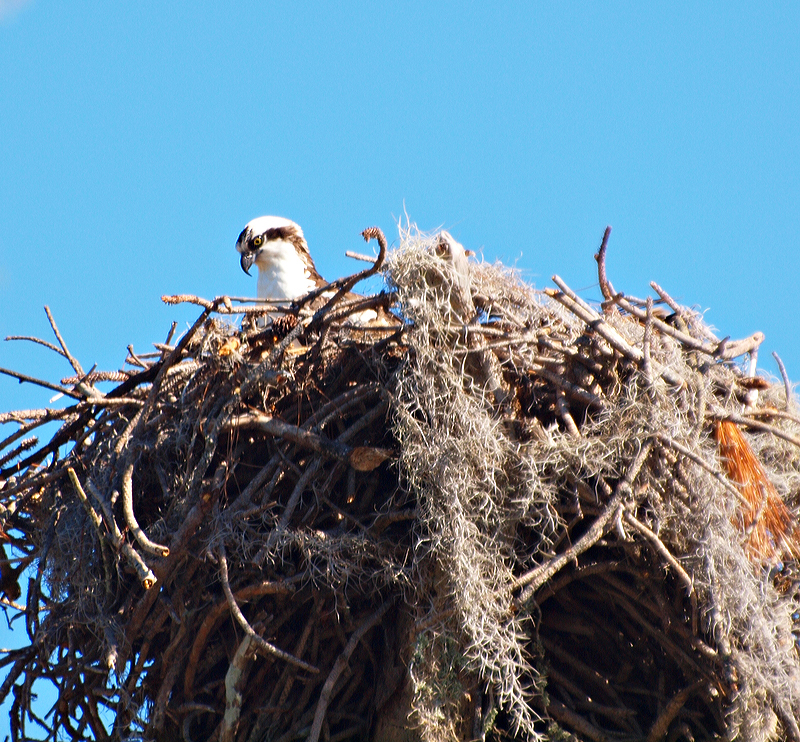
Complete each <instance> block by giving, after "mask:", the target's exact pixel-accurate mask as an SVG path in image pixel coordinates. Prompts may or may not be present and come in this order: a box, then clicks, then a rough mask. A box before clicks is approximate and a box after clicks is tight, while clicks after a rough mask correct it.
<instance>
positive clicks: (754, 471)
mask: <svg viewBox="0 0 800 742" xmlns="http://www.w3.org/2000/svg"><path fill="white" fill-rule="evenodd" d="M716 437H717V444H718V445H719V456H720V459H721V461H722V466H723V467H724V469H725V473H726V474H727V475H728V478H729V479H730V480H731V481H732V482H733V483H734V484H735V485H736V486H737V488H738V489H739V491H740V492H741V493H742V496H743V497H744V499H745V500H746V501H747V505H745V504H742V505H741V507H740V509H739V517H738V519H737V521H738V522H737V525H738V526H739V528H741V530H742V531H743V532H744V533H745V534H748V537H747V546H746V548H747V551H748V553H749V554H750V557H751V558H753V559H772V558H773V557H775V556H779V555H780V554H782V553H785V552H788V554H789V555H791V556H794V557H800V533H798V529H797V528H796V526H795V522H794V520H795V519H794V517H793V516H792V514H791V513H790V512H789V509H788V508H787V507H786V505H785V504H784V502H783V500H781V498H780V495H778V491H777V490H776V489H775V485H774V484H772V482H771V481H770V479H769V477H768V476H767V473H766V471H764V467H763V466H762V465H761V462H760V461H759V460H758V458H757V457H756V455H755V453H754V452H753V449H752V448H751V447H750V444H749V443H748V442H747V439H746V438H745V437H744V436H743V435H742V431H741V430H739V427H738V426H737V425H736V424H735V423H732V422H728V421H727V420H722V421H720V422H719V423H717V429H716Z"/></svg>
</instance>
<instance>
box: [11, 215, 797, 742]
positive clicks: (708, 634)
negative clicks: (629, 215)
mask: <svg viewBox="0 0 800 742" xmlns="http://www.w3.org/2000/svg"><path fill="white" fill-rule="evenodd" d="M401 237H402V239H401V245H400V247H399V248H398V249H397V250H395V251H394V252H393V253H391V254H389V255H387V254H386V243H385V239H384V238H383V235H382V234H381V233H380V232H379V230H375V229H372V230H367V231H366V232H365V238H367V239H370V238H374V239H377V240H378V241H379V244H380V247H381V250H380V255H379V257H378V259H377V261H376V262H375V264H374V265H373V266H371V267H370V268H368V269H367V270H366V271H362V272H361V273H360V274H356V275H355V276H352V277H350V278H348V279H342V280H341V281H338V282H336V283H335V284H334V285H333V289H334V291H333V294H334V296H333V299H331V300H330V301H329V302H328V303H327V304H326V305H325V306H323V307H322V308H321V309H315V310H313V311H312V310H311V309H308V307H309V306H311V304H312V299H315V298H317V297H306V298H305V299H301V300H298V301H297V302H296V303H295V304H294V305H293V306H291V307H289V308H285V307H274V306H273V307H264V306H263V304H262V305H249V304H247V305H245V304H243V303H240V302H236V301H232V300H230V299H228V298H227V297H220V298H217V299H215V300H213V301H206V300H203V299H199V298H197V297H186V296H182V297H165V300H168V301H171V302H178V301H183V302H190V303H194V304H197V305H199V306H200V307H201V308H202V312H201V314H200V316H199V317H198V319H197V321H196V322H195V323H194V325H193V326H192V327H191V328H190V329H189V330H188V331H187V332H186V333H185V334H184V335H183V336H182V337H181V338H180V339H179V340H177V341H175V340H174V337H173V336H174V326H173V329H172V331H171V332H170V334H169V336H168V338H167V340H166V342H165V343H163V344H156V350H155V352H152V353H144V354H136V353H135V352H134V351H133V349H129V355H128V358H127V359H126V366H125V368H123V370H121V371H114V372H98V371H91V372H88V373H87V372H85V371H84V370H83V368H82V367H81V365H80V363H79V362H78V360H77V359H75V358H74V357H73V356H72V355H71V353H70V352H69V350H68V348H67V345H66V343H65V342H64V340H63V338H62V337H61V335H60V333H59V332H58V328H57V326H56V324H55V321H54V320H53V318H52V316H50V315H49V312H48V316H50V320H51V324H52V327H53V330H54V333H55V335H56V340H57V342H58V344H57V345H54V344H50V343H46V342H45V341H42V340H38V339H35V338H17V339H22V340H29V341H30V340H33V341H35V342H39V343H44V344H46V345H48V346H49V347H51V348H52V349H53V350H54V351H55V352H58V353H59V354H61V355H63V356H64V357H65V359H66V360H67V361H69V363H71V364H72V367H73V369H74V375H73V376H72V377H69V378H66V379H63V380H62V381H61V383H58V384H56V383H51V382H47V381H44V380H40V379H36V378H34V377H31V376H27V375H25V374H21V373H17V372H11V371H7V370H3V371H4V372H6V373H10V374H12V375H14V376H15V377H16V378H18V379H20V380H21V381H26V382H30V383H36V384H40V385H42V386H45V387H47V388H51V389H57V390H58V391H60V392H62V393H63V394H65V395H66V396H67V398H68V404H66V405H64V406H62V407H58V408H47V409H41V410H22V411H11V412H7V413H4V414H3V415H0V421H2V422H4V423H15V424H16V426H17V429H16V430H15V431H14V432H13V433H11V434H10V435H8V436H7V437H6V438H5V439H4V440H2V441H0V467H2V469H0V505H2V510H0V521H2V529H3V530H2V539H3V541H2V548H3V549H4V554H3V555H0V557H2V561H0V565H2V570H0V589H2V591H3V594H4V598H3V606H4V610H5V611H6V613H7V614H9V615H10V616H12V617H19V621H17V622H15V623H14V627H15V630H17V631H25V632H27V637H28V639H29V641H28V642H27V644H26V645H25V646H23V647H22V648H20V649H13V650H7V651H5V653H4V656H3V657H2V658H0V663H2V666H3V668H5V670H4V672H5V676H4V680H3V682H2V685H0V700H5V699H10V701H11V737H12V739H14V740H23V739H27V738H30V737H31V736H35V735H36V734H40V733H42V730H44V733H45V734H50V735H52V736H53V737H63V736H68V737H70V738H71V739H113V740H128V739H158V740H178V739H184V740H187V742H194V741H199V740H222V741H225V742H227V741H229V740H242V741H245V740H247V741H248V742H249V741H252V742H256V741H257V740H281V741H283V742H288V741H289V740H293V739H309V740H312V742H317V740H319V739H326V740H345V739H374V740H380V741H381V742H384V741H385V742H395V741H396V740H397V741H399V740H431V741H436V742H439V741H443V740H472V739H498V740H499V739H507V738H515V739H517V738H518V739H541V740H553V741H555V740H567V739H578V740H615V739H619V740H647V742H655V740H662V739H663V740H679V739H715V738H719V739H743V740H745V739H746V740H772V739H787V738H793V739H797V740H798V741H799V742H800V730H798V721H797V720H798V718H800V684H799V682H798V680H799V679H800V674H799V673H798V670H800V664H799V663H798V654H797V644H796V639H795V633H796V622H797V613H798V593H797V580H796V579H795V573H796V569H795V559H796V557H797V554H798V533H797V528H796V525H795V523H796V508H797V504H798V493H799V492H800V456H798V451H800V417H799V416H798V415H799V413H798V406H797V401H796V399H795V398H794V397H793V395H792V393H791V387H790V384H789V382H788V380H787V379H786V376H785V373H784V379H783V383H774V382H772V381H769V380H766V379H763V378H762V377H760V376H758V375H756V360H757V354H758V348H759V345H760V344H761V342H762V340H763V335H761V334H760V333H756V334H755V335H753V336H752V337H750V338H745V339H744V340H741V341H732V340H730V339H728V338H725V339H720V338H718V337H717V336H716V335H715V334H714V333H713V332H712V330H711V329H710V328H709V327H707V326H706V324H705V323H704V322H703V320H702V317H701V316H700V315H699V314H698V313H697V312H696V311H694V310H691V309H689V308H686V307H682V306H680V305H678V304H677V303H676V302H675V301H674V300H673V299H672V298H671V297H670V296H669V295H668V294H667V293H666V292H665V291H664V290H663V289H661V287H659V286H658V285H656V284H652V286H653V289H654V292H655V294H656V297H655V299H650V298H648V299H644V300H639V299H635V298H632V297H628V296H625V295H624V294H620V293H618V292H616V291H615V289H614V288H613V286H612V285H611V284H610V282H609V280H608V277H607V276H606V271H605V250H606V246H607V240H608V232H607V233H606V235H605V237H604V241H603V245H602V247H601V250H600V252H599V253H598V255H597V256H596V258H597V261H598V267H599V281H600V288H601V291H602V294H603V302H602V303H601V304H590V303H588V302H587V301H585V300H583V299H582V298H581V297H579V296H578V295H577V294H576V293H575V292H573V291H572V290H571V289H570V288H569V286H567V284H566V283H565V282H564V281H563V280H562V279H560V278H559V277H557V276H556V277H554V279H553V281H554V283H555V286H556V287H557V288H554V289H546V290H544V291H537V290H535V289H533V288H532V287H530V286H528V285H526V284H524V283H523V282H521V281H520V280H519V278H518V277H517V276H516V275H515V274H514V273H513V272H512V271H509V270H507V269H505V268H503V267H502V266H498V265H488V264H485V263H481V262H477V261H472V260H469V259H468V256H467V253H466V252H465V251H464V249H463V247H462V246H461V245H459V244H458V243H457V242H456V241H455V240H454V239H453V238H452V237H451V236H450V235H449V234H447V233H446V232H442V233H439V234H436V235H433V236H426V235H422V234H420V233H418V232H416V231H414V230H413V229H409V230H408V231H406V232H404V233H403V234H402V235H401ZM378 270H382V271H383V274H384V276H385V279H386V281H387V285H388V290H387V291H385V292H383V293H381V294H379V295H377V296H372V297H364V298H361V299H360V298H358V297H355V298H352V297H353V295H352V294H349V293H348V292H349V291H350V289H352V287H353V285H355V283H356V282H357V281H358V280H360V279H362V278H364V277H365V276H367V275H372V274H374V273H375V272H377V271H378ZM345 296H346V297H347V298H343V297H345ZM315 306H317V305H315ZM365 307H367V308H369V307H372V308H376V307H383V309H384V310H389V309H391V311H392V312H393V313H394V314H393V315H391V316H393V317H394V319H393V320H391V321H390V322H388V323H384V324H381V325H376V326H370V325H364V324H359V323H358V322H357V321H356V320H355V319H354V316H355V315H357V314H358V313H359V312H363V310H364V308H365ZM238 315H244V319H243V321H242V323H241V325H235V324H233V323H232V322H231V321H230V318H231V317H233V316H238ZM109 384H110V385H111V388H110V389H108V390H106V391H104V390H103V389H105V388H106V385H109ZM51 422H55V423H56V424H57V426H58V429H57V431H56V432H55V434H54V436H53V437H52V438H51V439H50V440H49V441H46V442H40V441H39V440H38V438H36V435H35V434H36V432H37V430H38V429H39V428H41V427H42V426H44V425H45V424H46V423H51ZM23 588H24V589H23ZM23 594H24V596H25V597H24V603H23V602H19V601H20V600H21V599H22V595H23ZM23 627H24V628H23ZM42 682H50V683H52V684H54V685H55V687H56V693H57V701H56V703H55V705H54V706H53V708H52V709H49V710H48V709H45V710H44V712H43V711H42V710H41V709H40V708H39V707H38V706H37V702H36V688H37V687H38V684H39V683H42Z"/></svg>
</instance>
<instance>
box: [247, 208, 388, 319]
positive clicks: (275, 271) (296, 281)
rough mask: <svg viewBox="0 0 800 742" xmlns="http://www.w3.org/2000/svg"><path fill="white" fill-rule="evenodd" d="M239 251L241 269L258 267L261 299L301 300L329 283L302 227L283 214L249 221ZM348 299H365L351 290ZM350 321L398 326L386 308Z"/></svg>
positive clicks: (319, 300) (315, 306)
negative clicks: (314, 259)
mask: <svg viewBox="0 0 800 742" xmlns="http://www.w3.org/2000/svg"><path fill="white" fill-rule="evenodd" d="M236 250H237V251H238V252H239V254H240V255H241V261H240V262H241V265H242V270H243V271H244V272H245V273H247V274H248V275H250V268H252V267H253V265H255V266H256V267H257V268H258V298H259V299H271V300H273V301H280V300H286V301H287V302H290V301H293V300H294V299H299V298H300V297H301V296H305V295H306V294H307V293H309V292H310V291H313V290H314V289H317V288H320V287H321V286H325V285H327V283H328V282H327V281H326V280H325V279H324V278H323V277H322V276H321V275H320V274H319V273H318V272H317V268H316V266H315V265H314V261H313V260H312V259H311V253H310V252H309V250H308V244H307V243H306V240H305V237H303V230H302V229H300V225H299V224H296V223H295V222H293V221H291V220H289V219H284V218H283V217H280V216H259V217H257V218H255V219H253V220H252V221H250V222H248V223H247V225H246V226H245V228H244V229H243V230H242V231H241V234H240V235H239V239H237V240H236ZM333 293H334V292H328V291H326V292H324V293H323V294H321V295H320V296H319V297H318V298H317V300H316V301H315V302H314V304H312V305H311V309H312V311H313V310H315V309H318V308H319V307H320V306H322V305H323V304H324V303H325V302H327V301H328V300H329V299H330V298H331V297H332V296H333ZM344 298H345V299H348V300H351V301H352V300H357V299H363V297H362V296H359V295H358V294H353V293H348V294H347V295H346V296H345V297H344ZM350 321H352V322H355V323H356V324H360V325H366V324H370V325H380V326H395V325H397V324H398V320H397V318H396V317H395V316H394V315H392V314H391V313H390V312H386V311H385V310H383V309H380V308H379V309H378V310H375V309H365V310H364V311H363V312H359V313H358V314H353V315H351V316H350Z"/></svg>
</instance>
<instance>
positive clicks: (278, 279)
mask: <svg viewBox="0 0 800 742" xmlns="http://www.w3.org/2000/svg"><path fill="white" fill-rule="evenodd" d="M256 266H257V267H258V298H259V299H297V298H298V297H299V296H305V295H306V294H307V293H308V292H309V291H311V290H313V289H314V288H316V284H315V283H314V281H313V280H312V279H311V277H310V275H309V272H308V270H306V266H305V264H304V263H303V260H302V258H301V257H300V256H299V255H298V254H297V250H296V249H295V247H294V245H292V244H291V243H289V242H285V241H284V240H272V241H270V242H268V243H267V244H266V245H265V246H264V248H262V249H261V250H260V251H259V253H258V256H257V257H256Z"/></svg>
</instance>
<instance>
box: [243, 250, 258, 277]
mask: <svg viewBox="0 0 800 742" xmlns="http://www.w3.org/2000/svg"><path fill="white" fill-rule="evenodd" d="M255 262H256V256H255V254H254V253H251V252H246V253H243V254H242V260H241V263H242V270H243V271H244V272H245V273H246V274H247V275H248V276H249V275H250V269H251V268H252V267H253V263H255Z"/></svg>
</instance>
